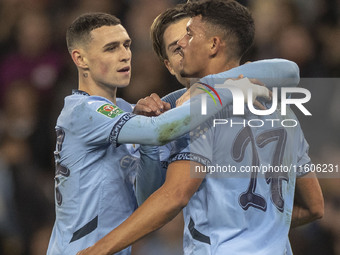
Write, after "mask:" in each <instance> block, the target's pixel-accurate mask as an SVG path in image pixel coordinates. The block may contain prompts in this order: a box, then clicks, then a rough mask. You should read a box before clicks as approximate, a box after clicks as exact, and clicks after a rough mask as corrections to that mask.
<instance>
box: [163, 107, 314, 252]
mask: <svg viewBox="0 0 340 255" xmlns="http://www.w3.org/2000/svg"><path fill="white" fill-rule="evenodd" d="M287 113H288V114H287V116H281V114H280V113H279V112H277V111H276V112H275V113H273V114H272V115H270V116H257V115H254V114H252V113H251V112H250V111H249V110H248V109H247V111H246V112H245V116H242V117H238V116H234V115H233V114H232V106H230V107H229V106H228V107H226V108H225V109H224V110H223V111H221V112H220V113H218V114H217V115H216V116H215V117H214V118H213V119H211V120H209V121H208V122H207V123H206V125H202V126H201V127H200V128H199V129H198V130H196V131H193V132H191V135H187V137H184V138H182V139H181V141H178V140H177V141H175V142H172V148H171V149H170V151H171V150H172V152H171V153H170V154H171V156H170V160H169V162H170V163H171V162H173V161H176V160H191V161H196V162H198V163H200V164H202V165H203V166H202V167H197V168H195V170H191V171H193V172H191V174H192V176H193V177H195V174H196V172H203V173H205V172H207V173H206V176H205V178H204V180H203V182H202V184H201V186H200V187H199V189H198V190H197V192H196V193H195V194H194V195H193V196H192V198H191V199H190V201H189V203H188V205H187V206H186V207H185V208H184V211H183V213H184V221H185V229H184V241H183V245H184V254H186V255H189V254H192V255H209V254H214V255H224V254H237V255H242V254H258V255H271V254H280V255H281V254H282V255H283V254H286V252H287V250H289V249H290V247H289V245H287V240H288V231H289V227H290V223H291V216H292V209H293V200H294V191H295V181H296V177H297V176H299V175H301V174H303V173H300V172H299V169H298V166H302V165H305V164H308V163H309V162H310V158H309V157H308V154H307V152H308V144H307V142H306V140H305V138H304V135H303V133H302V130H301V127H300V124H299V123H298V121H297V120H296V117H295V115H294V114H293V112H292V111H291V110H290V109H287ZM214 119H219V121H218V122H219V123H220V124H219V125H215V126H214V125H213V124H212V123H213V121H214ZM288 119H289V120H290V121H288ZM273 120H275V121H273ZM292 120H295V121H296V122H295V121H292ZM282 121H283V122H282ZM221 123H224V124H221ZM282 123H283V125H282ZM215 124H216V121H215ZM294 125H296V126H294ZM288 126H294V127H288ZM197 137H198V138H197ZM185 146H186V147H185ZM184 147H185V148H184ZM175 148H177V149H175ZM176 150H177V153H175V151H176ZM168 151H169V150H168ZM288 244H289V241H288Z"/></svg>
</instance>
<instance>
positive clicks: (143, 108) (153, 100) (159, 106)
mask: <svg viewBox="0 0 340 255" xmlns="http://www.w3.org/2000/svg"><path fill="white" fill-rule="evenodd" d="M170 108H171V106H170V104H169V103H167V102H164V101H162V100H161V98H160V97H159V96H158V95H157V94H156V93H152V94H151V95H150V96H147V97H144V98H142V99H140V100H138V102H137V104H136V106H135V108H134V109H133V113H135V114H138V115H145V116H158V115H160V114H162V113H163V112H166V111H167V110H170Z"/></svg>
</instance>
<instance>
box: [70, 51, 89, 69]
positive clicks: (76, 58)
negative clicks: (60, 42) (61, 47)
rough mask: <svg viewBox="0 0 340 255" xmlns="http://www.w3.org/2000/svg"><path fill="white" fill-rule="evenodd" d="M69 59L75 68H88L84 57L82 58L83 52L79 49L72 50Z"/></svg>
mask: <svg viewBox="0 0 340 255" xmlns="http://www.w3.org/2000/svg"><path fill="white" fill-rule="evenodd" d="M71 57H72V60H73V62H74V63H75V64H76V66H77V67H79V68H84V69H85V68H88V65H87V61H86V57H85V56H84V52H83V51H82V50H81V49H74V50H72V52H71Z"/></svg>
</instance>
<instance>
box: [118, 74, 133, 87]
mask: <svg viewBox="0 0 340 255" xmlns="http://www.w3.org/2000/svg"><path fill="white" fill-rule="evenodd" d="M129 84H130V77H129V78H128V79H123V80H121V81H120V82H119V84H118V86H117V87H119V88H124V87H127V86H128V85H129Z"/></svg>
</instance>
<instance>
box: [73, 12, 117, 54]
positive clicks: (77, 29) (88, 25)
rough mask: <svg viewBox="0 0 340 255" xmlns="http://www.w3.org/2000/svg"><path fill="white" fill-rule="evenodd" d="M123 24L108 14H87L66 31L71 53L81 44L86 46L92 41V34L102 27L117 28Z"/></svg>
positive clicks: (76, 20)
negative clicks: (116, 26)
mask: <svg viewBox="0 0 340 255" xmlns="http://www.w3.org/2000/svg"><path fill="white" fill-rule="evenodd" d="M119 24H121V22H120V20H119V19H118V18H117V17H115V16H113V15H111V14H108V13H102V12H91V13H85V14H83V15H81V16H79V17H78V18H77V19H75V20H74V21H73V22H72V24H71V25H70V26H69V28H68V29H67V31H66V43H67V48H68V51H69V52H70V53H71V52H72V50H73V49H74V47H76V45H78V44H79V43H81V44H83V45H86V44H87V43H88V42H89V41H90V40H91V36H90V32H91V31H92V30H94V29H96V28H99V27H102V26H115V25H119Z"/></svg>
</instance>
